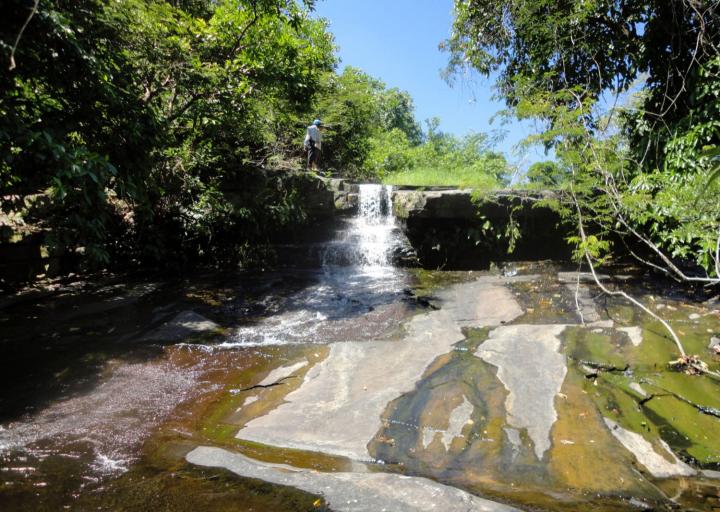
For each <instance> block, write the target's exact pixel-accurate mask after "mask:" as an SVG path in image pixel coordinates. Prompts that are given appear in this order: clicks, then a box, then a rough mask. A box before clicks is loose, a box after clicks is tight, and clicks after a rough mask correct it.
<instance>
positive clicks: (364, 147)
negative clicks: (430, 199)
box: [315, 67, 422, 178]
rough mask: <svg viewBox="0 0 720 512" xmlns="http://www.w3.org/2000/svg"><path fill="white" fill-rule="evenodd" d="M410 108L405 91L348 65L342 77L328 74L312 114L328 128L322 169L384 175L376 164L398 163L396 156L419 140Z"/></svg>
mask: <svg viewBox="0 0 720 512" xmlns="http://www.w3.org/2000/svg"><path fill="white" fill-rule="evenodd" d="M414 110H415V107H414V106H413V104H412V99H411V98H410V95H409V94H408V93H407V92H401V91H399V90H398V89H397V88H393V89H386V86H385V84H384V83H383V82H381V81H380V80H377V79H375V78H373V77H371V76H370V75H368V74H367V73H365V72H364V71H362V70H360V69H357V68H352V67H347V68H345V70H344V71H343V72H342V74H340V75H337V74H334V73H328V74H327V75H326V77H325V82H324V84H323V89H322V91H321V93H320V95H319V99H318V101H317V105H316V106H315V112H316V114H317V117H319V118H321V119H322V120H323V122H324V123H325V125H326V127H327V129H326V130H325V133H324V135H323V137H324V139H323V160H324V161H325V164H324V165H325V166H326V167H328V168H331V169H336V170H340V171H342V172H345V173H347V174H350V175H352V176H355V177H358V178H360V177H372V176H373V175H376V174H378V173H382V172H385V169H383V168H382V165H380V164H378V160H380V161H382V160H384V158H385V157H386V156H389V159H390V160H393V162H391V163H390V164H389V165H390V166H393V165H394V166H398V165H402V162H403V157H402V155H399V154H397V156H396V152H397V151H401V150H402V148H407V147H411V146H413V145H416V144H418V143H419V142H420V140H421V136H422V131H421V129H420V126H419V125H418V123H417V122H416V121H415V117H414V115H413V111H414Z"/></svg>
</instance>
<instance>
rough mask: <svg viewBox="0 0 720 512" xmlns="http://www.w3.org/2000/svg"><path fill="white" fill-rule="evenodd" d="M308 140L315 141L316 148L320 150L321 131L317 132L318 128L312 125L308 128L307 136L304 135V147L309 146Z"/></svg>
mask: <svg viewBox="0 0 720 512" xmlns="http://www.w3.org/2000/svg"><path fill="white" fill-rule="evenodd" d="M310 139H312V140H314V141H315V147H316V148H318V149H322V131H321V130H319V129H318V127H317V126H315V125H314V124H311V125H310V126H308V129H307V135H305V143H304V146H305V147H308V146H309V145H310Z"/></svg>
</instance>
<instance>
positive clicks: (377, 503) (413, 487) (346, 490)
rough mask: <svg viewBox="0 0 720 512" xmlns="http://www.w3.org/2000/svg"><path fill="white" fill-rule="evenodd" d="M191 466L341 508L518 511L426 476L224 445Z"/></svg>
mask: <svg viewBox="0 0 720 512" xmlns="http://www.w3.org/2000/svg"><path fill="white" fill-rule="evenodd" d="M186 458H187V461H188V462H190V463H192V464H197V465H200V466H209V467H220V468H225V469H228V470H230V471H232V472H233V473H236V474H238V475H240V476H243V477H247V478H259V479H261V480H264V481H266V482H270V483H273V484H276V485H286V486H292V487H296V488H298V489H301V490H303V491H306V492H309V493H313V494H321V495H323V496H324V498H325V501H327V502H329V503H330V507H331V508H332V510H336V511H338V512H382V511H386V512H426V511H429V510H437V511H442V512H455V511H457V512H473V511H487V512H511V511H517V510H518V509H516V508H513V507H509V506H507V505H502V504H500V503H495V502H493V501H489V500H485V499H482V498H478V497H477V496H473V495H472V494H469V493H467V492H465V491H461V490H460V489H456V488H454V487H449V486H446V485H442V484H439V483H437V482H433V481H432V480H427V479H425V478H417V477H408V476H403V475H397V474H388V473H320V472H318V471H312V470H309V469H299V468H294V467H291V466H286V465H283V464H266V463H263V462H259V461H256V460H253V459H249V458H247V457H245V456H243V455H240V454H236V453H231V452H228V451H225V450H222V449H220V448H210V447H204V446H201V447H199V448H195V449H194V450H193V451H191V452H190V453H188V455H187V457H186Z"/></svg>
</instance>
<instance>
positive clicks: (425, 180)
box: [382, 167, 500, 190]
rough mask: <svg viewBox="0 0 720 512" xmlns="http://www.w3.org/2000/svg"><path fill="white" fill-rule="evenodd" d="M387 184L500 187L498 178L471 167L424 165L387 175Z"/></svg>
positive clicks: (485, 188)
mask: <svg viewBox="0 0 720 512" xmlns="http://www.w3.org/2000/svg"><path fill="white" fill-rule="evenodd" d="M382 182H383V184H385V185H410V186H415V187H443V186H444V187H458V188H479V189H484V190H490V189H495V188H500V186H499V184H498V182H497V180H496V179H495V178H494V177H493V176H491V175H489V174H485V173H478V172H477V171H476V170H473V169H470V168H460V169H452V170H450V169H443V168H430V167H422V168H415V169H409V170H407V171H402V172H396V173H392V174H389V175H387V176H386V177H385V178H384V179H383V180H382Z"/></svg>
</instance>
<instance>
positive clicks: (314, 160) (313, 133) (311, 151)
mask: <svg viewBox="0 0 720 512" xmlns="http://www.w3.org/2000/svg"><path fill="white" fill-rule="evenodd" d="M324 129H325V125H324V124H323V122H322V121H320V119H315V121H313V124H311V125H310V126H308V128H307V135H305V142H304V143H303V146H304V148H305V151H306V152H307V154H308V168H309V169H310V170H312V171H317V169H318V165H319V164H320V155H321V154H322V132H323V130H324Z"/></svg>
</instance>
